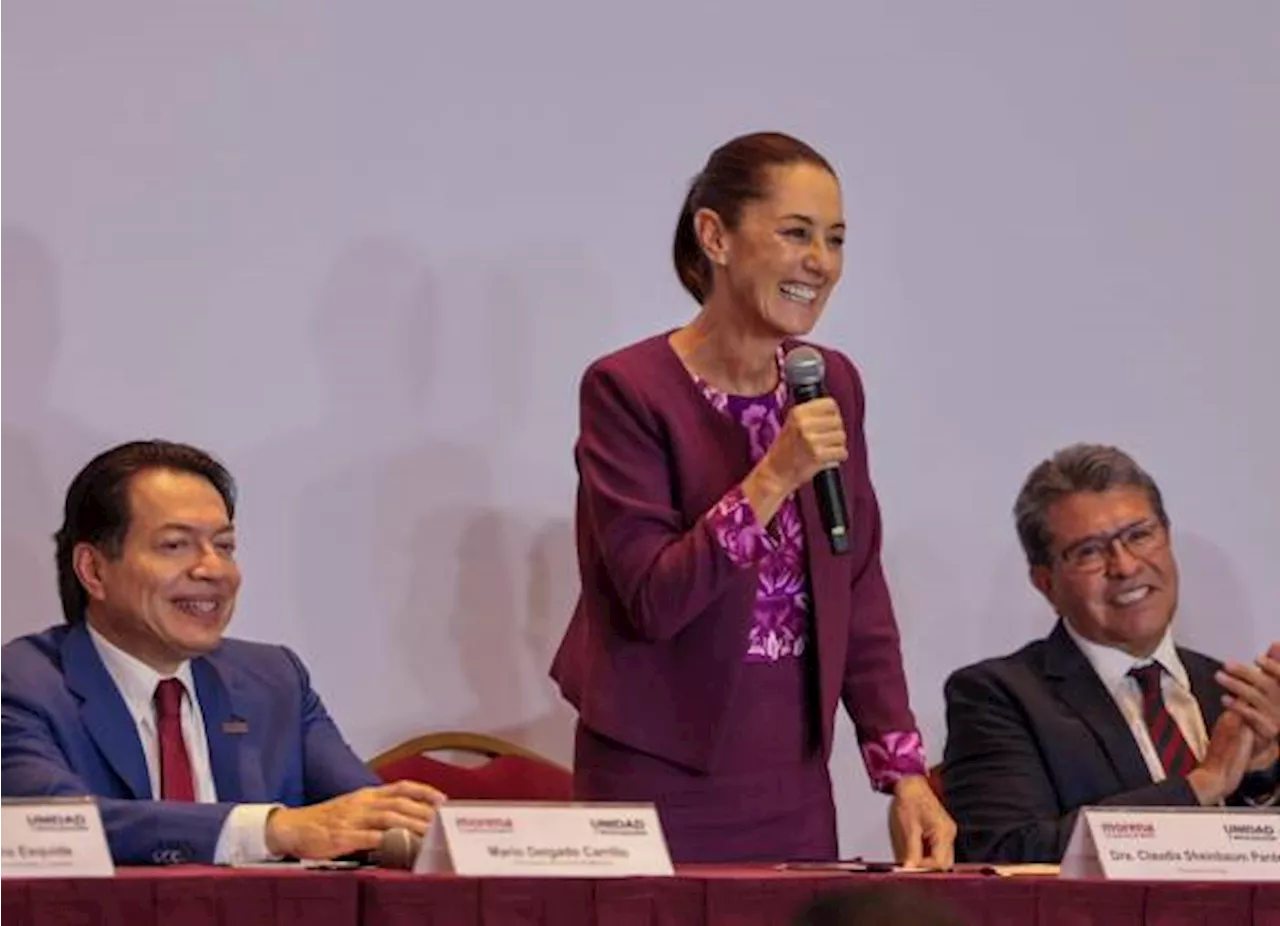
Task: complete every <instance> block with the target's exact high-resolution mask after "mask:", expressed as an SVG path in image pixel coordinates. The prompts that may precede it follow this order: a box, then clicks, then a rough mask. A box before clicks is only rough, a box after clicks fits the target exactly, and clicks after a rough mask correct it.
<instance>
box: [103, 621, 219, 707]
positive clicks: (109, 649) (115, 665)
mask: <svg viewBox="0 0 1280 926" xmlns="http://www.w3.org/2000/svg"><path fill="white" fill-rule="evenodd" d="M88 629H89V639H90V640H92V641H93V646H94V649H96V650H97V651H98V656H99V657H101V659H102V664H103V665H104V666H106V667H107V672H108V674H110V676H111V679H112V681H114V682H115V683H116V687H117V688H118V689H120V694H121V696H122V697H123V698H124V702H125V704H126V705H127V706H128V708H129V712H130V713H131V714H133V715H134V717H136V718H142V717H151V716H153V714H152V704H151V702H152V700H153V698H154V697H155V693H156V686H157V685H159V684H160V682H161V681H163V680H164V679H166V678H176V679H178V680H179V681H180V682H182V684H183V685H184V686H186V689H187V697H188V698H189V699H191V702H192V703H193V704H194V703H195V692H196V688H195V676H193V675H192V674H191V661H190V660H185V661H183V663H182V664H181V665H180V666H178V669H177V671H176V672H174V673H173V675H171V676H169V675H161V674H160V673H159V672H157V671H156V670H155V669H153V668H151V666H149V665H147V664H146V663H145V662H143V661H142V660H141V659H139V658H138V657H137V656H134V655H132V654H130V653H126V652H125V651H124V650H122V649H121V648H120V647H118V646H116V645H115V644H114V643H112V642H111V641H110V640H108V639H107V638H106V637H104V636H103V635H102V634H100V633H99V632H98V631H97V630H95V629H94V628H93V625H91V624H89V625H88Z"/></svg>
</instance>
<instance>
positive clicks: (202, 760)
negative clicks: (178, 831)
mask: <svg viewBox="0 0 1280 926" xmlns="http://www.w3.org/2000/svg"><path fill="white" fill-rule="evenodd" d="M89 638H90V639H91V640H93V645H94V648H95V649H97V651H98V655H99V656H100V657H101V658H102V663H103V665H105V666H106V667H107V672H108V673H110V675H111V678H112V680H113V681H114V682H115V683H116V688H118V689H119V690H120V695H121V696H122V697H123V698H124V703H125V706H126V707H128V709H129V713H130V715H132V717H133V720H134V723H136V724H137V727H138V739H140V740H141V741H142V753H143V755H145V756H146V759H147V776H148V777H149V778H150V779H151V793H152V794H153V795H159V794H160V741H159V728H158V727H157V724H156V711H155V703H154V698H155V693H156V686H157V685H159V684H160V682H162V681H163V680H164V679H165V678H166V676H163V675H161V674H160V673H159V672H157V671H156V670H155V669H153V668H151V667H150V666H149V665H147V664H146V663H144V662H142V661H141V660H140V659H138V658H136V657H134V656H130V655H129V654H128V653H126V652H125V651H124V650H122V649H120V647H118V646H116V645H115V644H113V643H111V642H110V641H109V640H107V638H106V637H104V636H102V634H100V633H98V631H96V630H94V629H93V627H92V626H90V627H89ZM172 677H173V678H176V679H178V681H180V682H182V684H183V687H184V688H186V690H187V696H186V697H185V698H183V699H182V740H183V742H184V743H185V744H186V747H187V756H188V757H189V758H190V760H191V774H192V777H193V778H194V779H195V794H196V800H197V801H198V802H199V803H201V804H216V803H217V802H218V789H217V786H216V785H215V784H214V781H213V768H212V766H211V765H210V764H209V740H208V737H207V735H206V733H205V729H204V714H203V713H202V712H201V710H200V703H199V701H197V700H196V684H195V678H194V676H192V674H191V663H190V662H184V663H182V665H180V666H179V667H178V671H177V672H175V673H174V674H173V676H172ZM278 806H281V805H279V804H237V805H236V806H235V807H233V808H232V809H231V813H230V814H229V815H228V816H227V820H226V823H224V824H223V826H222V832H221V833H219V834H218V845H217V847H216V849H215V850H214V857H213V861H214V863H215V864H218V865H235V864H241V863H245V862H260V861H265V860H267V859H273V858H277V857H278V856H273V855H272V854H271V853H270V852H268V851H267V816H268V814H270V813H271V811H272V810H273V809H275V808H276V807H278Z"/></svg>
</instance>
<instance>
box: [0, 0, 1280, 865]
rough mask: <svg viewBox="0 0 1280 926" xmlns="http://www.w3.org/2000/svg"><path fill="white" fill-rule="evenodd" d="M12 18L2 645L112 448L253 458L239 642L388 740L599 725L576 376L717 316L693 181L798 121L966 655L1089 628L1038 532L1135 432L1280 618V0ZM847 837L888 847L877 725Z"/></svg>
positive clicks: (363, 748) (931, 582)
mask: <svg viewBox="0 0 1280 926" xmlns="http://www.w3.org/2000/svg"><path fill="white" fill-rule="evenodd" d="M6 19H7V20H8V25H9V28H8V30H6V31H5V32H4V38H3V128H4V142H5V144H4V167H5V169H6V170H5V178H6V181H7V182H6V184H5V187H4V194H5V196H4V201H3V221H4V236H3V245H4V250H3V254H4V265H3V281H4V293H3V295H4V306H3V308H4V314H3V350H4V353H3V431H4V434H3V439H4V446H3V618H4V621H3V635H4V638H5V639H10V638H12V637H14V636H16V635H18V634H21V633H25V632H28V631H31V630H34V629H37V628H41V627H44V626H46V625H48V624H50V623H54V622H56V621H57V620H58V611H57V606H56V597H55V593H54V581H53V568H52V545H51V542H50V540H49V535H50V534H51V532H52V531H53V530H54V528H55V527H56V525H57V522H58V518H59V503H60V500H61V496H62V492H63V490H64V488H65V486H66V483H67V481H68V480H69V479H70V477H71V476H72V475H73V473H74V472H75V470H76V469H77V468H78V467H79V466H80V465H82V464H83V463H84V462H85V461H86V460H87V459H88V457H89V456H90V455H91V454H93V453H94V452H96V451H98V450H100V449H102V448H103V447H105V446H106V445H108V444H110V443H114V442H117V441H120V440H124V439H130V438H135V437H142V436H166V437H170V438H174V439H180V440H187V441H192V442H195V443H198V444H201V445H204V446H207V447H209V448H211V449H213V450H214V451H215V452H217V453H219V454H220V455H221V456H223V457H224V459H226V460H227V462H228V463H229V464H230V465H231V467H232V469H233V471H234V472H235V473H236V475H237V476H238V477H239V479H240V481H241V483H242V490H243V495H242V498H243V507H242V516H241V518H240V523H241V543H242V550H243V554H242V555H243V561H244V568H245V573H246V584H245V589H244V594H243V598H242V603H241V606H240V610H239V613H238V616H237V618H236V624H235V631H236V632H237V633H238V634H239V635H242V636H248V637H255V638H263V639H270V640H277V641H284V642H288V643H290V644H292V645H293V646H294V647H296V648H297V650H298V651H300V652H301V654H302V655H303V656H304V658H305V659H306V660H307V662H308V663H309V665H310V666H311V668H312V671H313V674H314V677H315V680H316V683H317V685H318V687H319V688H320V690H321V691H322V693H323V694H324V695H325V697H326V699H327V701H328V703H329V706H330V708H331V710H332V711H333V713H334V714H335V715H336V717H337V719H338V721H339V723H340V724H341V725H342V726H343V728H344V730H345V731H346V732H347V734H348V736H349V738H350V739H351V740H352V742H353V744H354V745H355V746H356V748H357V749H358V751H360V752H361V753H362V754H366V755H368V754H372V753H373V752H375V751H377V750H379V749H381V748H384V747H386V746H388V745H390V744H392V743H394V742H396V741H397V740H399V739H401V738H403V737H406V736H408V735H411V734H413V733H416V732H420V731H423V730H426V729H436V728H452V727H461V728H475V729H483V730H488V731H494V732H499V733H503V734H507V735H511V736H514V737H516V738H518V739H521V740H523V741H525V742H527V743H530V744H532V745H534V746H535V747H538V748H541V749H543V750H545V751H547V752H549V753H551V754H553V755H555V756H557V757H559V758H561V759H567V758H568V756H569V745H570V740H571V722H572V717H571V713H570V712H569V711H567V710H566V709H565V708H563V707H562V706H561V705H560V703H559V702H558V700H557V697H556V696H555V694H554V692H553V690H552V687H551V685H550V683H549V682H548V680H547V678H546V668H547V665H548V662H549V660H550V657H551V654H552V652H553V649H554V647H555V644H556V641H557V640H558V638H559V635H560V632H561V631H562V629H563V627H564V625H565V623H566V621H567V619H568V615H569V612H570V608H571V606H572V602H573V599H574V596H575V583H576V576H575V572H574V565H573V548H572V537H571V523H570V519H571V516H572V503H573V490H574V473H573V467H572V459H571V445H572V442H573V439H574V437H575V433H576V404H575V397H576V388H577V382H578V377H579V375H580V373H581V371H582V369H583V368H584V367H585V365H586V364H587V363H588V362H589V361H590V360H591V359H592V358H593V357H595V356H597V355H599V354H600V353H603V352H604V351H606V350H609V349H612V348H614V347H616V346H620V345H621V344H624V343H626V342H629V341H631V340H633V339H635V338H638V337H640V336H642V335H644V334H647V333H650V332H653V331H656V330H659V329H661V328H663V327H665V326H674V325H676V324H679V323H680V322H681V321H682V320H683V319H685V318H687V317H688V316H689V315H690V314H691V312H692V310H693V305H692V303H691V302H690V301H689V300H688V299H687V297H685V296H684V295H683V293H682V291H681V290H680V289H679V288H678V286H677V284H676V281H675V278H674V275H673V274H672V272H671V271H670V269H669V266H668V256H667V255H668V249H669V241H670V235H671V231H672V226H673V223H674V220H675V215H676V211H677V208H678V206H679V202H680V199H681V196H682V194H683V188H684V184H685V182H686V181H687V179H688V178H689V177H690V176H691V175H692V174H693V173H694V172H695V171H696V170H697V169H698V168H699V167H700V166H701V163H702V161H703V159H704V158H705V156H706V155H707V153H708V152H709V151H710V150H711V148H713V147H714V146H715V145H717V144H718V143H720V142H722V141H724V140H725V139H727V138H728V137H730V136H732V135H734V134H737V133H739V132H743V131H749V130H755V129H760V128H778V129H782V130H786V131H791V132H794V133H796V134H798V135H800V136H801V137H803V138H805V139H807V140H809V141H811V142H812V143H814V144H816V145H817V146H818V147H819V148H821V149H822V150H823V151H825V152H826V153H827V154H829V155H830V156H831V158H832V159H833V161H834V162H835V163H836V164H837V166H838V167H839V169H840V171H841V173H842V177H843V180H844V185H845V190H846V209H847V214H848V218H849V221H850V227H851V234H850V237H849V244H848V255H849V259H848V262H847V269H846V276H845V282H844V283H843V285H842V287H841V289H840V290H839V291H838V292H837V294H836V296H835V298H834V299H833V301H832V303H831V305H830V307H829V309H828V315H827V317H826V319H825V320H824V321H823V323H822V325H821V327H820V329H819V331H818V337H819V338H820V339H822V340H825V341H826V342H828V343H831V344H833V345H836V346H838V347H840V348H842V349H844V350H846V351H847V352H848V353H849V354H851V355H852V356H853V357H854V358H855V359H856V360H857V362H859V364H860V365H861V367H862V369H863V372H864V374H865V376H866V380H867V385H868V389H869V394H870V406H869V430H870V437H871V447H872V462H873V466H874V471H875V477H876V482H877V485H878V488H879V491H880V493H881V499H882V503H883V507H884V512H885V519H886V529H887V548H886V562H887V567H888V569H889V571H890V578H891V581H892V583H893V586H894V589H895V594H896V599H897V602H898V605H899V612H900V614H899V616H900V621H901V624H902V627H903V632H904V638H905V649H906V658H907V661H908V664H909V668H910V674H911V680H912V684H913V696H914V702H915V706H916V708H917V711H918V713H919V714H920V717H921V721H922V724H923V726H924V729H925V732H926V736H927V739H928V742H929V746H930V753H931V757H932V758H936V757H937V756H938V755H939V754H940V751H941V746H942V733H943V726H942V712H941V690H940V689H941V683H942V680H943V678H944V677H945V675H946V673H947V672H949V671H950V670H951V669H953V668H955V667H956V666H958V665H960V664H962V663H965V662H968V661H971V660H973V659H976V658H979V657H982V656H985V655H989V654H993V653H997V652H1004V651H1007V650H1008V649H1010V648H1013V647H1014V646H1016V645H1018V644H1020V643H1021V642H1023V641H1024V640H1026V639H1028V638H1030V637H1031V636H1033V635H1037V634H1039V633H1041V632H1042V631H1043V630H1044V629H1045V628H1047V627H1048V625H1049V623H1050V620H1051V617H1050V615H1049V614H1048V613H1047V612H1046V610H1045V608H1044V607H1043V606H1042V605H1041V604H1040V603H1039V602H1038V601H1037V600H1035V598H1034V597H1033V594H1032V592H1031V591H1030V590H1029V588H1028V587H1027V586H1026V584H1025V580H1024V577H1023V572H1024V570H1023V567H1022V564H1021V560H1020V557H1019V552H1018V549H1017V545H1016V541H1015V537H1014V533H1013V528H1012V524H1011V518H1010V515H1009V509H1010V505H1011V503H1012V499H1013V495H1014V493H1015V491H1016V489H1017V486H1018V484H1019V482H1020V480H1021V478H1022V476H1023V475H1024V473H1025V472H1026V471H1027V469H1028V468H1029V467H1030V466H1031V465H1033V464H1034V463H1035V462H1036V461H1038V460H1039V459H1040V458H1042V457H1043V456H1044V455H1045V454H1047V453H1048V452H1049V451H1051V450H1052V449H1054V448H1055V447H1057V446H1059V445H1061V444H1064V443H1067V442H1070V441H1074V440H1078V439H1092V440H1103V441H1116V442H1119V443H1121V444H1122V445H1124V446H1126V447H1127V448H1129V449H1131V450H1132V451H1133V452H1134V453H1135V454H1137V455H1138V457H1139V459H1140V460H1142V461H1143V462H1145V463H1146V464H1147V465H1148V466H1149V468H1150V469H1151V470H1152V471H1153V472H1154V473H1155V475H1156V476H1157V478H1158V479H1160V480H1161V481H1162V484H1163V486H1164V488H1165V491H1166V494H1167V496H1168V503H1169V506H1170V509H1171V512H1172V515H1173V517H1174V519H1175V522H1176V528H1177V533H1176V542H1177V546H1178V551H1179V554H1180V558H1181V562H1182V565H1183V572H1184V607H1183V612H1182V618H1181V624H1182V630H1183V634H1184V637H1185V639H1187V640H1189V641H1190V642H1192V643H1193V644H1196V645H1199V646H1201V647H1202V648H1205V649H1208V650H1210V651H1212V652H1213V653H1216V654H1218V655H1221V656H1232V657H1248V656H1251V655H1253V654H1254V653H1256V652H1257V651H1258V650H1259V649H1260V648H1261V647H1263V646H1264V644H1265V643H1266V642H1267V641H1268V640H1269V639H1272V638H1274V637H1277V636H1280V620H1278V619H1277V615H1278V614H1280V589H1278V587H1277V584H1276V582H1275V575H1276V566H1275V561H1276V558H1277V552H1280V539H1278V538H1280V492H1277V490H1276V482H1277V473H1280V436H1278V435H1277V422H1278V421H1280V417H1278V416H1277V413H1276V405H1277V400H1278V399H1280V372H1277V362H1276V344H1277V343H1280V322H1277V317H1276V316H1277V313H1276V308H1277V298H1278V297H1280V259H1278V258H1280V253H1278V250H1277V244H1278V242H1280V178H1278V177H1277V172H1278V165H1280V4H1276V3H1275V2H1273V0H1092V2H1078V3H1071V4H1066V3H1049V2H1026V0H986V2H978V0H975V2H970V3H951V2H945V0H936V2H915V3H882V2H874V0H863V2H853V0H842V2H831V3H826V2H816V0H815V2H811V3H805V4H793V5H790V6H788V5H786V4H779V3H769V2H764V0H743V2H739V3H736V4H710V3H705V4H697V3H691V2H688V0H651V2H648V3H642V4H625V5H624V4H611V3H600V2H598V0H597V2H588V0H544V2H542V3H537V4H524V3H515V2H511V3H505V4H495V3H481V2H476V3H470V4H422V3H413V2H401V3H336V2H316V0H305V2H304V0H287V2H286V0H281V2H276V3H270V4H263V3H255V2H243V0H235V2H223V3H217V4H177V3H163V2H143V0H117V2H114V3H111V4H92V3H68V2H54V0H14V2H11V3H10V5H9V10H8V15H7V16H6ZM835 765H836V769H837V782H838V788H839V791H838V797H839V802H840V806H841V828H842V834H841V835H842V840H843V845H844V848H845V850H846V851H848V852H867V853H876V852H882V851H885V848H884V847H885V844H886V840H885V838H884V835H883V832H882V831H883V807H884V804H883V801H882V799H880V798H878V797H876V796H874V795H871V794H870V793H868V791H867V788H866V784H865V778H864V776H863V774H862V771H861V768H860V767H859V763H858V762H857V759H856V751H855V749H854V748H853V744H852V737H851V736H850V735H849V731H848V729H847V725H846V728H845V729H844V731H843V735H842V740H841V742H840V744H839V748H838V750H837V755H836V757H835Z"/></svg>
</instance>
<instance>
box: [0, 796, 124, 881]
mask: <svg viewBox="0 0 1280 926" xmlns="http://www.w3.org/2000/svg"><path fill="white" fill-rule="evenodd" d="M0 853H2V854H3V864H2V865H0V875H3V876H4V877H6V878H10V877H14V878H19V877H20V878H109V877H111V876H112V875H113V874H115V866H114V865H112V863H111V852H110V850H109V849H108V848H107V835H106V832H105V831H104V830H103V828H102V817H101V816H100V815H99V814H98V805H97V804H96V803H95V802H94V800H93V798H91V797H72V798H48V797H42V798H9V797H7V798H5V799H4V802H3V804H2V805H0Z"/></svg>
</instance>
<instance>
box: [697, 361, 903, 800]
mask: <svg viewBox="0 0 1280 926" xmlns="http://www.w3.org/2000/svg"><path fill="white" fill-rule="evenodd" d="M778 365H779V368H781V366H782V353H781V351H779V353H778ZM694 381H695V382H696V383H697V384H698V387H699V388H700V389H701V390H702V394H703V395H704V396H706V399H707V401H708V402H710V403H711V405H712V406H713V407H714V408H715V409H716V410H717V411H719V412H720V413H721V414H723V415H727V416H728V417H729V418H731V419H733V420H735V421H737V422H738V423H739V424H741V425H742V426H743V427H744V428H745V429H746V431H747V436H748V439H749V441H750V447H751V462H752V463H753V464H755V463H758V462H759V461H760V459H761V458H762V457H763V456H764V454H765V451H767V450H768V449H769V446H770V445H771V444H772V443H773V441H774V440H775V439H776V438H777V436H778V432H779V431H781V430H782V422H783V420H784V418H785V415H786V406H787V398H788V397H787V384H786V381H785V380H784V379H783V378H782V376H781V375H779V377H778V387H777V388H776V389H775V390H774V391H773V392H771V393H769V394H767V395H762V396H735V395H729V394H727V393H724V392H721V391H719V390H718V389H715V388H714V387H712V386H711V385H710V384H708V383H706V382H705V381H703V380H702V379H700V378H699V377H697V376H694ZM706 519H707V523H708V525H709V526H710V527H711V530H712V533H713V534H714V535H715V537H716V539H717V540H718V541H719V542H720V545H721V546H722V547H723V548H724V551H725V553H726V554H727V555H728V557H729V560H730V562H732V563H733V564H734V565H736V566H740V567H741V568H744V569H748V568H752V567H755V568H756V569H758V572H759V585H758V586H757V590H756V610H755V616H754V620H753V621H752V623H751V630H750V631H749V633H748V636H747V646H746V653H745V655H744V659H745V661H747V662H754V663H772V662H778V661H780V660H783V659H792V658H795V657H798V656H800V655H802V654H803V653H804V651H805V649H806V648H807V647H808V645H809V642H810V634H811V629H810V614H811V608H810V601H809V580H808V576H807V574H806V571H805V542H804V529H803V525H802V524H801V522H800V511H799V507H798V506H797V504H796V499H795V496H794V495H792V496H789V497H788V498H787V500H786V501H785V502H783V504H782V507H780V508H779V509H778V513H777V514H776V515H775V516H774V519H773V522H772V523H771V524H770V525H769V526H768V527H767V528H766V527H765V526H763V525H761V524H760V523H759V522H758V521H757V520H756V516H755V512H754V511H753V510H752V508H751V505H750V504H749V503H748V502H747V499H746V496H745V495H744V494H743V491H742V487H741V485H738V486H735V487H734V488H732V489H730V490H729V491H728V492H727V493H725V495H724V497H723V498H721V499H720V501H719V502H717V503H716V504H715V505H714V506H713V507H712V508H711V510H710V511H708V512H707V514H706ZM861 749H862V760H863V763H864V764H865V765H866V768H867V775H868V777H869V778H870V780H871V784H872V787H874V788H875V789H876V790H877V791H891V790H892V789H893V786H894V785H895V784H897V782H898V780H899V779H901V778H903V777H905V776H907V775H922V774H924V773H925V757H924V744H923V742H922V740H921V738H920V733H919V732H918V731H916V730H904V731H898V732H893V733H889V734H886V735H885V736H883V737H881V738H880V739H878V740H868V741H866V742H863V743H862V744H861Z"/></svg>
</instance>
